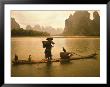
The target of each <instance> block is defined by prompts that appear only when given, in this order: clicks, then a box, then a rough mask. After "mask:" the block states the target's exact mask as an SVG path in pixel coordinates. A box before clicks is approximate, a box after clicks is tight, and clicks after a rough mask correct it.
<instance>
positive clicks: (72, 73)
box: [11, 37, 100, 77]
mask: <svg viewBox="0 0 110 87" xmlns="http://www.w3.org/2000/svg"><path fill="white" fill-rule="evenodd" d="M45 39H46V38H44V37H42V38H40V37H12V39H11V59H13V58H14V55H15V54H17V55H18V57H19V59H25V60H27V58H28V55H29V54H31V55H32V60H38V59H44V50H45V49H44V48H43V47H42V41H44V40H45ZM53 41H54V42H55V45H54V47H53V49H52V55H53V58H60V52H61V51H62V47H65V48H66V50H67V51H69V52H75V53H77V54H80V55H82V56H83V55H84V56H85V55H89V54H91V53H94V52H96V53H97V54H98V55H97V56H96V59H83V60H73V61H71V63H69V64H60V62H54V63H51V64H48V63H42V64H32V65H28V64H26V65H16V66H13V65H12V67H11V75H12V76H15V77H66V76H68V77H97V76H100V39H99V38H54V40H53ZM74 56H76V55H74Z"/></svg>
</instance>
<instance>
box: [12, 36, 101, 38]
mask: <svg viewBox="0 0 110 87" xmlns="http://www.w3.org/2000/svg"><path fill="white" fill-rule="evenodd" d="M13 37H38V38H47V37H53V38H100V36H12V38H13Z"/></svg>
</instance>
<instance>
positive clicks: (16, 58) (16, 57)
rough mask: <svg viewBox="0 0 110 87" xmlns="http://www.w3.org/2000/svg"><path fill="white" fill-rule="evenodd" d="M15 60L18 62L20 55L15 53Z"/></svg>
mask: <svg viewBox="0 0 110 87" xmlns="http://www.w3.org/2000/svg"><path fill="white" fill-rule="evenodd" d="M14 60H15V62H16V63H17V62H18V56H17V55H16V54H15V58H14Z"/></svg>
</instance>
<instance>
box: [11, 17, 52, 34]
mask: <svg viewBox="0 0 110 87" xmlns="http://www.w3.org/2000/svg"><path fill="white" fill-rule="evenodd" d="M11 36H50V34H49V33H47V32H42V31H36V30H32V29H31V26H27V29H23V28H20V25H19V24H18V23H17V22H16V21H15V19H14V18H11Z"/></svg>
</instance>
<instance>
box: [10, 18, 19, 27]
mask: <svg viewBox="0 0 110 87" xmlns="http://www.w3.org/2000/svg"><path fill="white" fill-rule="evenodd" d="M11 29H20V25H19V24H18V23H17V22H16V21H15V19H14V18H11Z"/></svg>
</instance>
